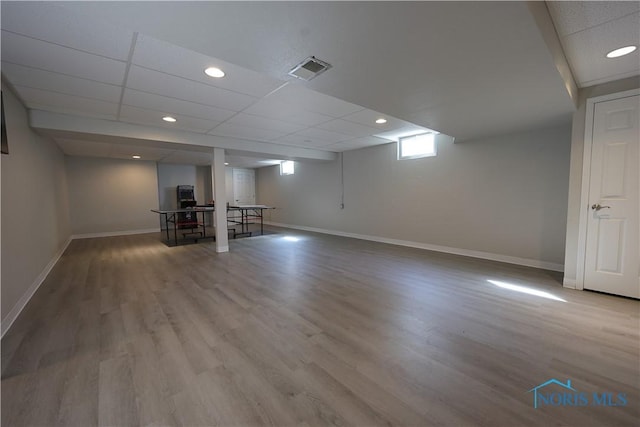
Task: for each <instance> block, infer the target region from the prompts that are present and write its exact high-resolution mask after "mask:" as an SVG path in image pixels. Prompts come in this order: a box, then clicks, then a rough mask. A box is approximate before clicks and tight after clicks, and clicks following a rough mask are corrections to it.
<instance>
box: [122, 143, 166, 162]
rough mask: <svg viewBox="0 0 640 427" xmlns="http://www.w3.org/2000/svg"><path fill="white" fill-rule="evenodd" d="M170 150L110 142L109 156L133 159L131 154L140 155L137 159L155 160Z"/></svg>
mask: <svg viewBox="0 0 640 427" xmlns="http://www.w3.org/2000/svg"><path fill="white" fill-rule="evenodd" d="M172 152H173V150H168V149H166V148H156V147H143V146H139V145H129V144H111V151H110V152H109V157H112V158H115V159H131V160H134V159H133V158H132V156H134V155H137V156H140V159H139V160H151V161H155V162H157V161H158V160H160V159H162V158H164V157H166V156H168V155H170V154H171V153H172ZM135 160H138V159H135Z"/></svg>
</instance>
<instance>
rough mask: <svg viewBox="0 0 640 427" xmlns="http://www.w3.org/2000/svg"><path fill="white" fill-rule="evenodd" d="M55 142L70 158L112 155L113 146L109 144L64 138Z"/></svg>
mask: <svg viewBox="0 0 640 427" xmlns="http://www.w3.org/2000/svg"><path fill="white" fill-rule="evenodd" d="M55 141H56V143H57V144H58V146H59V147H60V149H61V150H62V152H63V153H65V154H67V155H69V156H84V157H109V155H110V153H111V144H107V143H102V142H95V141H86V140H77V139H62V138H56V139H55Z"/></svg>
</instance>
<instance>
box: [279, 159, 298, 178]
mask: <svg viewBox="0 0 640 427" xmlns="http://www.w3.org/2000/svg"><path fill="white" fill-rule="evenodd" d="M294 173H295V166H294V162H293V161H291V160H286V161H284V162H282V163H280V175H293V174H294Z"/></svg>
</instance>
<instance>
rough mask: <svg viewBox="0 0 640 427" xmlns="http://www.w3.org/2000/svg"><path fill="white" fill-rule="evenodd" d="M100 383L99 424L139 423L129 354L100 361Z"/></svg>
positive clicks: (124, 424) (101, 426)
mask: <svg viewBox="0 0 640 427" xmlns="http://www.w3.org/2000/svg"><path fill="white" fill-rule="evenodd" d="M99 384H100V386H99V391H98V425H99V426H100V427H107V426H136V425H139V418H138V409H137V405H136V392H135V389H134V385H133V378H132V375H131V366H130V364H129V356H128V355H124V356H118V357H114V358H111V359H106V360H103V361H102V362H100V373H99Z"/></svg>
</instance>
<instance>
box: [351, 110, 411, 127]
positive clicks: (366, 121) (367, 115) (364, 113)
mask: <svg viewBox="0 0 640 427" xmlns="http://www.w3.org/2000/svg"><path fill="white" fill-rule="evenodd" d="M381 117H382V118H385V119H387V122H386V123H384V124H378V123H376V120H377V119H379V118H381ZM342 119H343V120H347V121H350V122H354V123H359V124H361V125H364V126H369V127H373V128H375V129H377V130H378V132H384V131H388V130H393V129H396V128H399V127H401V126H405V125H407V124H408V123H407V122H405V121H403V120H400V119H396V118H394V117H390V116H389V115H388V114H382V113H378V112H377V111H373V110H361V111H358V112H357V113H353V114H349V115H348V116H344V117H343V118H342Z"/></svg>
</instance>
